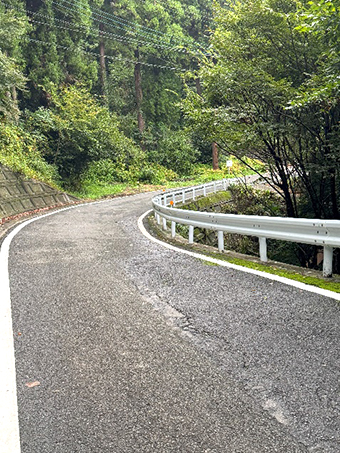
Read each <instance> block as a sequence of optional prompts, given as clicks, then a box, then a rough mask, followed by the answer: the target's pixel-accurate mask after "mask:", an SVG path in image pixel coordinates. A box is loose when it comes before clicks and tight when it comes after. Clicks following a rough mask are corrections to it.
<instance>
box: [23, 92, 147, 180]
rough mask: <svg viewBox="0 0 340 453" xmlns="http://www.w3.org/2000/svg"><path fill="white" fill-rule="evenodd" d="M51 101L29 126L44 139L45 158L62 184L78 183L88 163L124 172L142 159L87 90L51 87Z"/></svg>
mask: <svg viewBox="0 0 340 453" xmlns="http://www.w3.org/2000/svg"><path fill="white" fill-rule="evenodd" d="M51 98H52V101H51V106H50V108H48V109H46V108H40V109H38V110H37V111H36V112H34V113H33V114H30V115H29V123H30V125H31V128H32V130H39V132H40V133H41V134H43V135H44V136H45V137H46V143H47V144H48V146H47V148H46V152H45V156H46V158H47V159H48V161H49V162H51V163H55V164H56V165H57V167H58V169H59V171H60V174H61V175H62V176H63V178H64V179H65V180H67V179H68V180H70V181H71V183H72V182H73V183H77V180H78V178H79V175H80V174H81V173H82V172H83V171H84V169H86V168H87V166H88V165H89V163H90V162H91V163H93V162H96V161H101V160H110V161H112V162H115V164H116V165H117V168H119V166H121V167H122V171H123V172H124V171H125V169H126V168H127V167H128V166H130V165H132V164H134V165H138V163H139V162H140V161H141V160H142V159H143V157H144V154H143V152H142V150H141V149H140V148H138V147H137V146H136V144H135V143H134V142H133V141H132V140H131V139H129V138H127V137H126V136H125V135H124V134H123V133H122V132H121V131H120V130H119V122H118V119H117V117H116V116H115V115H114V114H113V113H111V112H110V111H109V110H108V108H107V107H104V106H102V105H100V102H99V100H97V99H96V98H95V97H94V96H92V95H91V94H90V93H89V91H88V90H87V88H86V87H84V86H82V85H80V84H76V85H72V86H64V87H62V88H60V89H56V88H53V87H52V89H51ZM98 171H100V169H98Z"/></svg>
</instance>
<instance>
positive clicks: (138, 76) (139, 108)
mask: <svg viewBox="0 0 340 453" xmlns="http://www.w3.org/2000/svg"><path fill="white" fill-rule="evenodd" d="M135 58H136V60H137V63H136V65H135V88H136V102H137V120H138V130H139V132H140V134H142V133H143V132H144V129H145V121H144V118H143V115H142V101H143V90H142V74H141V65H140V63H139V50H138V49H137V50H135Z"/></svg>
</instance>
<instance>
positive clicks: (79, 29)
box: [26, 10, 197, 55]
mask: <svg viewBox="0 0 340 453" xmlns="http://www.w3.org/2000/svg"><path fill="white" fill-rule="evenodd" d="M26 12H27V13H29V14H37V15H39V16H40V17H43V18H46V19H49V17H48V16H46V15H44V14H40V13H35V12H33V11H29V10H27V11H26ZM29 20H30V21H31V22H33V23H37V24H41V25H46V26H50V27H57V28H62V29H66V30H70V31H76V32H80V33H84V34H87V33H88V31H89V30H92V31H94V32H96V33H98V34H99V36H104V37H107V39H108V40H109V41H120V42H135V43H137V44H140V45H144V46H146V47H156V48H160V49H166V50H169V51H174V52H179V53H188V54H189V53H193V52H192V51H191V50H189V49H187V48H180V47H176V46H175V47H174V46H163V45H161V44H155V43H153V42H150V41H144V40H140V39H138V38H130V37H125V36H122V35H117V34H115V33H109V32H106V31H104V30H98V29H97V28H93V27H87V26H86V25H76V26H73V24H72V23H71V22H68V21H65V20H62V19H58V18H56V17H55V18H54V19H53V20H54V21H57V22H60V23H62V24H64V25H57V24H51V23H48V22H43V21H41V20H37V19H35V18H33V17H30V16H29ZM70 25H71V26H70ZM195 54H196V55H197V53H195Z"/></svg>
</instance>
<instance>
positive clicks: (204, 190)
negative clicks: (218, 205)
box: [203, 184, 207, 197]
mask: <svg viewBox="0 0 340 453" xmlns="http://www.w3.org/2000/svg"><path fill="white" fill-rule="evenodd" d="M206 196H207V188H206V187H205V184H204V186H203V197H206Z"/></svg>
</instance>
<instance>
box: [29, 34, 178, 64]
mask: <svg viewBox="0 0 340 453" xmlns="http://www.w3.org/2000/svg"><path fill="white" fill-rule="evenodd" d="M26 39H27V40H28V41H31V42H36V43H39V44H44V45H46V46H49V47H51V46H54V47H55V48H59V49H64V50H70V49H71V48H70V47H68V46H62V45H59V44H54V43H51V42H47V41H42V40H40V39H34V38H26ZM72 50H78V51H81V52H83V53H86V54H88V55H92V56H95V57H102V55H100V54H99V53H96V52H91V51H88V50H85V49H83V48H81V47H78V48H75V49H72ZM104 58H106V59H108V60H121V61H126V62H128V63H132V64H133V65H136V64H140V65H142V66H148V67H152V68H158V69H167V70H169V71H177V72H186V69H182V68H178V67H171V66H167V65H157V64H152V63H144V62H142V61H137V60H131V59H128V58H123V57H113V56H111V55H104Z"/></svg>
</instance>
